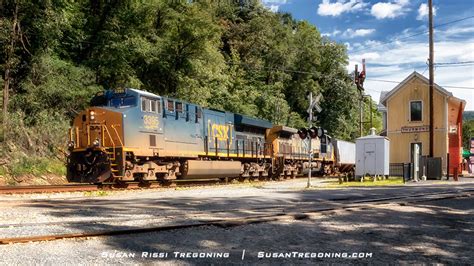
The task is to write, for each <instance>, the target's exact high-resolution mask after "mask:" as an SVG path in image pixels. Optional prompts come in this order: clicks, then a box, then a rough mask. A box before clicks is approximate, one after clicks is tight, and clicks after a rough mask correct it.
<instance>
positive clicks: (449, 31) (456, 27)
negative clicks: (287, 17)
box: [262, 0, 474, 110]
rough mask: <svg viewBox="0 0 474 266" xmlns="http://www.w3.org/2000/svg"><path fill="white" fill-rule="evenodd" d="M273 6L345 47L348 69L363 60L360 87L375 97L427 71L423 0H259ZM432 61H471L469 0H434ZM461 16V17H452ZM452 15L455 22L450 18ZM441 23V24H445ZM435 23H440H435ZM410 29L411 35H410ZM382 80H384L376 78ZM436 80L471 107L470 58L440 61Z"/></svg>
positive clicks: (473, 16) (473, 28)
mask: <svg viewBox="0 0 474 266" xmlns="http://www.w3.org/2000/svg"><path fill="white" fill-rule="evenodd" d="M262 2H263V3H264V5H265V6H266V7H268V8H269V9H270V10H272V11H274V12H287V13H291V14H292V15H293V17H294V18H295V19H297V20H307V21H309V22H310V23H312V24H314V25H315V26H316V27H317V28H318V29H319V31H320V32H321V34H322V35H324V36H326V37H327V38H329V39H331V40H333V41H336V42H339V43H343V44H345V45H346V46H347V48H348V53H349V61H350V62H349V65H348V66H347V69H348V71H352V70H353V69H354V65H355V64H359V66H360V65H361V60H362V58H365V59H366V61H367V79H366V82H365V88H366V90H367V93H369V94H371V95H372V97H373V99H374V100H376V101H378V99H379V96H380V91H382V90H390V89H392V88H393V87H395V86H396V85H397V84H396V83H391V82H386V81H402V80H403V79H404V78H405V77H407V76H408V75H409V74H410V73H412V72H413V71H414V70H416V71H418V72H419V73H422V74H423V75H425V76H426V77H428V70H427V65H426V60H427V58H428V33H427V30H428V16H427V14H428V7H427V3H428V1H427V0H412V1H409V0H262ZM433 5H434V8H435V16H434V25H435V35H434V39H435V60H434V61H435V63H440V64H442V63H459V62H474V0H433ZM457 20H461V21H457ZM455 21H457V22H455ZM444 24H446V25H444ZM437 25H439V26H437ZM412 35H415V36H412ZM380 80H384V81H380ZM435 82H436V83H437V84H439V85H441V86H443V87H444V88H445V89H447V90H449V91H451V92H452V93H453V94H454V96H456V97H458V98H461V99H464V100H465V101H466V102H467V106H466V109H465V110H474V89H462V88H455V87H467V88H474V64H473V63H466V64H464V65H439V66H437V67H436V68H435Z"/></svg>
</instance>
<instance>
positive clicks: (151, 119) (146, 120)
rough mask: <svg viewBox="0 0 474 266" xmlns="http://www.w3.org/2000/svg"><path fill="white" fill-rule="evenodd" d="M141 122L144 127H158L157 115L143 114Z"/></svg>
mask: <svg viewBox="0 0 474 266" xmlns="http://www.w3.org/2000/svg"><path fill="white" fill-rule="evenodd" d="M143 124H144V125H145V128H146V129H158V124H159V121H158V117H156V116H152V115H145V116H143Z"/></svg>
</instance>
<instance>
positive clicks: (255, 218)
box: [0, 189, 474, 245]
mask: <svg viewBox="0 0 474 266" xmlns="http://www.w3.org/2000/svg"><path fill="white" fill-rule="evenodd" d="M473 192H474V189H462V190H457V191H447V192H436V193H418V194H411V195H404V196H392V197H383V198H381V197H377V198H367V199H359V200H357V201H351V202H337V203H336V204H333V206H329V207H320V208H317V209H314V208H313V207H311V206H309V205H306V206H305V207H303V208H300V209H298V210H293V211H291V212H286V211H284V208H283V210H281V209H282V206H273V207H270V206H269V207H266V208H264V209H265V210H266V211H268V210H272V209H273V212H270V213H265V214H257V215H251V216H247V217H240V218H225V219H213V220H196V221H184V222H182V223H178V224H173V225H162V226H153V227H143V228H132V229H117V230H103V231H94V232H79V233H70V234H54V235H40V236H27V237H14V238H3V239H0V245H2V244H3V245H4V244H15V243H27V242H40V241H52V240H59V239H74V238H87V237H101V236H115V235H130V234H140V233H148V232H160V231H169V230H180V229H188V228H196V227H204V226H216V227H221V228H229V227H235V226H242V225H248V224H257V223H266V222H274V221H282V220H302V219H308V218H313V217H316V216H320V215H327V214H332V213H336V212H339V211H350V210H356V209H366V208H370V207H374V206H376V205H388V204H398V205H400V206H406V205H409V204H414V203H421V202H429V201H436V200H444V199H453V198H461V197H472V195H473ZM283 207H284V206H283ZM258 209H262V207H259V208H254V209H250V210H255V211H257V210H258ZM215 211H217V210H215ZM9 226H14V225H9Z"/></svg>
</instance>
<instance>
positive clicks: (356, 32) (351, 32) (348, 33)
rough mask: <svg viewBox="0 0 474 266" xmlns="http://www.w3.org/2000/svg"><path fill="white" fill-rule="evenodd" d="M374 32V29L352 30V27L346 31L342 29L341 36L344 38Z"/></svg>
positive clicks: (362, 35)
mask: <svg viewBox="0 0 474 266" xmlns="http://www.w3.org/2000/svg"><path fill="white" fill-rule="evenodd" d="M374 32H375V29H356V30H353V29H351V28H349V29H347V30H346V31H344V33H343V34H342V36H343V37H345V38H355V37H364V36H367V35H370V34H372V33H374Z"/></svg>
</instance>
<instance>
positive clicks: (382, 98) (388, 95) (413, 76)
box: [380, 71, 453, 106]
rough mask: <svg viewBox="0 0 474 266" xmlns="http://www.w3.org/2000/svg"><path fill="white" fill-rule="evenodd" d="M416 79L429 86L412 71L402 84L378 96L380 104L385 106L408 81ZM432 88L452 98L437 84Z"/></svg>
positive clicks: (419, 75) (426, 81)
mask: <svg viewBox="0 0 474 266" xmlns="http://www.w3.org/2000/svg"><path fill="white" fill-rule="evenodd" d="M416 78H418V79H419V80H421V81H423V82H424V83H426V84H429V80H428V79H427V78H426V77H425V76H423V75H421V74H420V73H418V72H416V71H413V73H411V74H410V75H409V76H408V77H406V78H405V79H404V80H403V81H402V82H400V83H399V84H398V85H397V86H396V87H395V88H393V89H392V90H391V91H389V92H388V93H386V94H382V93H383V92H382V93H381V94H380V103H381V104H383V105H384V106H386V105H387V100H388V99H390V98H391V97H392V96H393V95H395V94H396V93H397V92H398V91H399V90H400V89H401V88H403V87H404V86H405V85H406V84H407V83H408V82H409V81H411V80H412V79H416ZM434 88H435V89H436V90H437V91H439V92H440V93H442V94H444V95H446V96H449V97H452V96H453V94H452V93H451V92H449V91H447V90H445V89H444V88H443V87H441V86H439V85H438V84H436V83H435V84H434Z"/></svg>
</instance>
